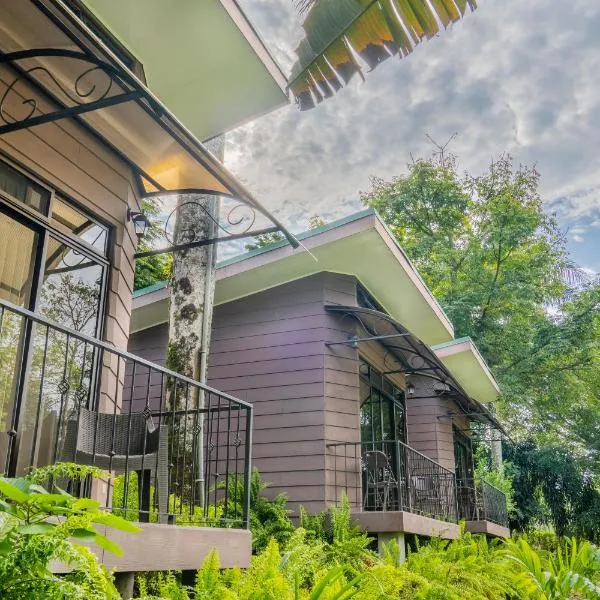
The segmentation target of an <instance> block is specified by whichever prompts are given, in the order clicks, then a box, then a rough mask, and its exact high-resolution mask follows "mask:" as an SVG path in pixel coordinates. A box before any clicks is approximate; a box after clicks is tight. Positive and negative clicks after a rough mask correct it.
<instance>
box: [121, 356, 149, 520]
mask: <svg viewBox="0 0 600 600" xmlns="http://www.w3.org/2000/svg"><path fill="white" fill-rule="evenodd" d="M151 379H152V369H151V368H150V367H148V381H147V382H146V398H145V401H144V410H143V413H144V414H146V415H148V414H149V412H150V380H151ZM129 420H130V421H131V405H130V410H129ZM147 443H148V422H147V421H146V423H144V442H143V444H142V468H141V469H140V471H139V474H138V502H139V504H140V507H139V516H140V521H142V517H143V520H144V521H143V522H145V523H149V522H150V503H148V507H146V506H141V504H142V501H143V499H144V492H145V491H147V492H148V495H149V494H150V490H149V489H148V490H145V489H144V488H145V485H146V470H145V469H144V467H145V462H146V447H147ZM127 455H128V456H129V447H128V448H127ZM148 487H150V483H148ZM146 508H147V509H148V511H147V512H148V514H144V515H142V511H143V512H144V513H146ZM146 519H147V521H146Z"/></svg>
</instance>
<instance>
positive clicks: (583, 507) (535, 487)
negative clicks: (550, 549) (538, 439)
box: [505, 440, 600, 542]
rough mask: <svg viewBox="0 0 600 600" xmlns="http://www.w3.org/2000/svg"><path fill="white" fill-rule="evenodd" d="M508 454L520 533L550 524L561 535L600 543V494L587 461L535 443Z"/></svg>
mask: <svg viewBox="0 0 600 600" xmlns="http://www.w3.org/2000/svg"><path fill="white" fill-rule="evenodd" d="M505 453H506V455H507V456H508V458H509V459H510V461H511V463H512V464H513V469H514V476H513V486H514V491H515V503H516V506H517V510H516V511H515V513H514V515H513V522H514V525H515V526H516V527H517V528H518V529H520V530H522V531H523V530H529V529H531V528H534V527H539V526H540V525H543V524H550V525H552V527H553V528H554V529H555V531H556V532H557V533H558V535H565V534H575V535H579V536H582V537H586V538H588V539H590V540H591V541H595V542H598V541H599V540H600V493H599V492H598V489H597V485H596V482H595V479H594V477H593V476H592V475H591V473H590V472H589V471H588V469H587V467H586V462H585V461H583V460H580V459H578V458H576V457H574V456H572V455H571V454H569V453H567V452H565V450H564V448H562V447H560V446H558V445H551V446H550V445H547V446H540V445H538V444H537V443H535V442H534V441H531V440H528V441H524V442H520V443H518V444H517V445H515V446H509V447H507V448H505Z"/></svg>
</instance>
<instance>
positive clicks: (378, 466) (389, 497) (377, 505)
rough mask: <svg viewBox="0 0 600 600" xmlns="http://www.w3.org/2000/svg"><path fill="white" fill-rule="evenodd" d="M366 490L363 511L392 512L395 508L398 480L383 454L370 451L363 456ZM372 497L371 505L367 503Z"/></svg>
mask: <svg viewBox="0 0 600 600" xmlns="http://www.w3.org/2000/svg"><path fill="white" fill-rule="evenodd" d="M364 462H365V470H366V489H365V494H364V498H363V510H383V511H386V510H393V509H394V508H396V505H397V499H396V493H395V492H396V490H397V489H398V480H397V479H396V476H395V474H394V470H393V468H392V465H391V464H390V461H389V459H388V457H387V456H386V454H385V453H384V452H381V451H380V450H371V451H369V452H365V454H364ZM371 497H372V499H373V503H372V504H371V502H369V499H370V498H371Z"/></svg>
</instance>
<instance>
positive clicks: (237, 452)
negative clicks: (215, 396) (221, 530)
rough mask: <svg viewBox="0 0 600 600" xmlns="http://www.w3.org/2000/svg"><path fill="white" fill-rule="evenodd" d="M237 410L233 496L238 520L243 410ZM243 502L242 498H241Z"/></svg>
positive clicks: (234, 510) (235, 514)
mask: <svg viewBox="0 0 600 600" xmlns="http://www.w3.org/2000/svg"><path fill="white" fill-rule="evenodd" d="M236 410H237V419H236V431H235V439H236V445H235V484H234V488H233V491H234V496H233V517H234V518H237V514H238V488H239V477H240V445H241V440H240V414H241V409H240V407H239V405H238V406H236ZM240 500H241V498H240Z"/></svg>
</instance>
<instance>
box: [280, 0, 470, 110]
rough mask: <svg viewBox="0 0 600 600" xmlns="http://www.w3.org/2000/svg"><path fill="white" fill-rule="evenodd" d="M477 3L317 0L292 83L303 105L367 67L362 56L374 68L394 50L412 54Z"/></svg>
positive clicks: (331, 91) (330, 92) (298, 50)
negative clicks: (362, 67) (362, 66)
mask: <svg viewBox="0 0 600 600" xmlns="http://www.w3.org/2000/svg"><path fill="white" fill-rule="evenodd" d="M476 8H477V3H476V0H319V1H317V2H314V3H313V4H311V5H310V9H309V10H308V12H307V14H306V18H305V20H304V23H303V25H302V27H303V29H304V38H303V39H302V40H301V42H300V44H299V45H298V47H297V48H296V55H297V57H298V59H297V61H296V63H295V65H294V67H293V68H292V73H291V75H290V84H289V89H290V91H291V93H292V94H293V96H294V98H295V99H296V103H297V104H298V106H299V108H300V110H308V109H311V108H314V106H315V105H316V104H318V103H319V102H321V101H323V100H324V99H326V98H330V97H331V96H333V95H334V94H335V93H336V92H337V91H338V90H340V89H341V88H342V87H343V86H344V85H346V84H347V83H348V82H349V81H350V79H351V78H352V77H353V76H354V75H355V74H357V73H361V62H363V63H364V64H365V65H366V66H367V67H368V70H369V71H372V70H373V69H375V68H376V67H377V66H379V65H380V64H381V63H382V62H384V61H385V60H387V59H388V58H390V57H391V56H395V55H398V56H399V57H400V58H402V57H404V56H408V55H409V54H410V53H411V52H412V51H413V49H414V47H415V46H416V45H417V44H419V43H421V42H422V41H423V39H430V38H432V37H434V36H435V35H436V34H438V33H439V31H440V30H441V29H442V28H446V27H448V26H450V25H451V24H452V23H454V22H456V21H458V20H460V19H461V18H462V17H463V16H464V15H465V14H466V13H467V11H468V10H470V11H471V12H472V11H474V10H475V9H476ZM357 58H358V60H357Z"/></svg>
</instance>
